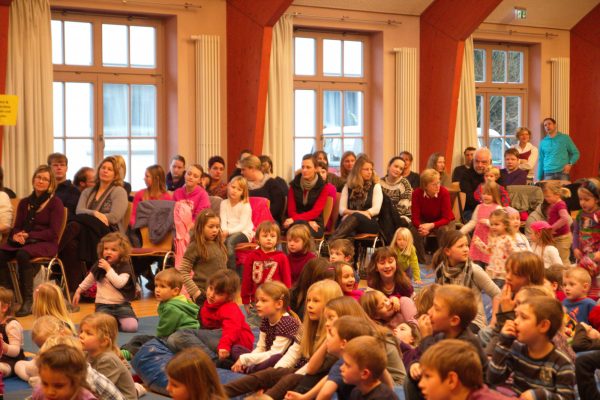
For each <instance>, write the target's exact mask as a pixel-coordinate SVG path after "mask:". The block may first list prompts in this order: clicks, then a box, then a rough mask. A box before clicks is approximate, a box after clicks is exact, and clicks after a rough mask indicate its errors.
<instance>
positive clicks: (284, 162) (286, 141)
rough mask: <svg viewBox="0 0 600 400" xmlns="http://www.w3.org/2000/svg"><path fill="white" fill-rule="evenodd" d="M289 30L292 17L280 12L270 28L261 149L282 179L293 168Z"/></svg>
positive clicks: (290, 32) (291, 71) (275, 172)
mask: <svg viewBox="0 0 600 400" xmlns="http://www.w3.org/2000/svg"><path fill="white" fill-rule="evenodd" d="M293 33H294V32H293V16H291V15H286V14H284V15H283V16H282V17H281V18H280V19H279V21H278V22H277V24H275V26H274V27H273V41H272V44H271V67H270V72H269V90H268V94H267V112H266V115H265V131H264V141H263V149H262V151H263V154H268V155H269V156H270V157H271V158H272V159H273V173H274V174H275V175H277V176H281V177H283V178H284V179H285V180H286V181H287V180H289V179H291V178H292V177H293V168H294V153H293V148H294V146H293V143H294V133H293V129H294V105H293V103H294V101H293V96H294V69H293V60H294V55H293V48H294V46H293V40H294V37H293Z"/></svg>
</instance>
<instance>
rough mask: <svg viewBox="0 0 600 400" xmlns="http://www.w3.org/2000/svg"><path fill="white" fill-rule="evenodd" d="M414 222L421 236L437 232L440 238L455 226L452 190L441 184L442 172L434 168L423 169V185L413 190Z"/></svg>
mask: <svg viewBox="0 0 600 400" xmlns="http://www.w3.org/2000/svg"><path fill="white" fill-rule="evenodd" d="M412 222H413V225H414V226H415V228H417V230H418V232H419V236H421V238H423V237H425V236H427V235H429V234H430V233H432V232H435V233H436V234H437V238H438V240H439V238H440V237H441V236H442V233H443V231H445V230H448V229H454V227H455V226H454V214H452V205H451V204H450V192H448V189H446V188H445V187H443V186H441V181H440V173H439V172H437V171H436V170H434V169H426V170H425V171H423V173H422V174H421V187H419V188H416V189H415V190H414V191H413V194H412Z"/></svg>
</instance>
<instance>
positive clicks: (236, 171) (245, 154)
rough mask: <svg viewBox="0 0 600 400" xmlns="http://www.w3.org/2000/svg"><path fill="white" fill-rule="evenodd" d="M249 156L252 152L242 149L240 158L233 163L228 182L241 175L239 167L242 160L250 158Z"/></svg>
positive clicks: (240, 167)
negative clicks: (233, 166)
mask: <svg viewBox="0 0 600 400" xmlns="http://www.w3.org/2000/svg"><path fill="white" fill-rule="evenodd" d="M251 155H252V150H249V149H244V150H242V151H240V157H239V158H238V160H237V162H236V163H235V169H234V170H233V172H232V173H231V175H230V176H229V180H231V179H232V178H233V177H236V176H240V175H242V166H241V165H242V160H243V159H244V158H246V157H250V156H251Z"/></svg>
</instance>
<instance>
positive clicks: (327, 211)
mask: <svg viewBox="0 0 600 400" xmlns="http://www.w3.org/2000/svg"><path fill="white" fill-rule="evenodd" d="M332 210H333V198H332V197H329V196H327V200H326V201H325V207H323V212H322V215H323V226H327V223H328V222H329V218H331V211H332Z"/></svg>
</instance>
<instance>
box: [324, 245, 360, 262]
mask: <svg viewBox="0 0 600 400" xmlns="http://www.w3.org/2000/svg"><path fill="white" fill-rule="evenodd" d="M353 260H354V245H353V244H352V242H351V241H349V240H348V239H335V240H332V241H331V243H329V262H330V263H332V262H335V261H345V262H347V263H350V264H352V263H353Z"/></svg>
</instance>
